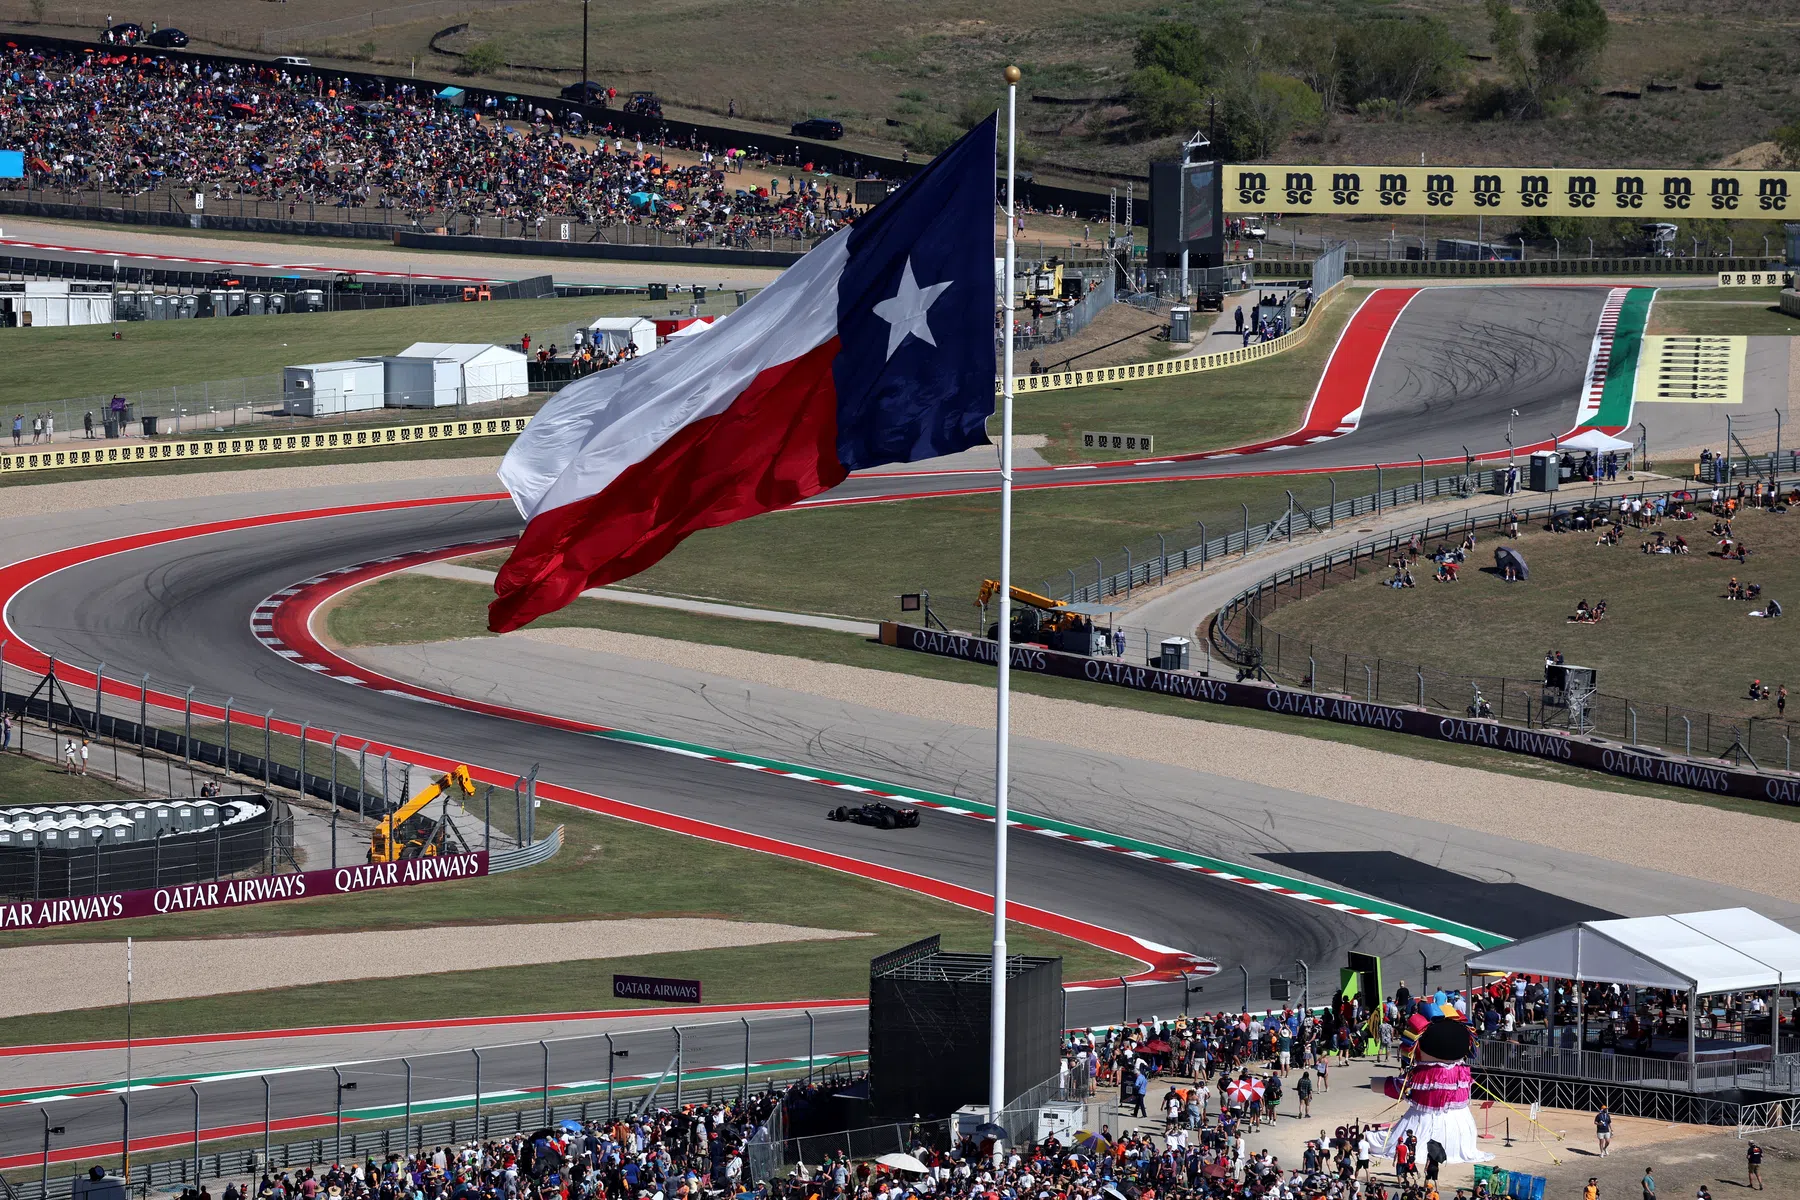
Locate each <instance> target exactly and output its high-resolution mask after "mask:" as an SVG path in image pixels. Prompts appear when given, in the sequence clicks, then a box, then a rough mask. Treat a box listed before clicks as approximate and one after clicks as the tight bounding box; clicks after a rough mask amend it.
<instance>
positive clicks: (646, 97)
mask: <svg viewBox="0 0 1800 1200" xmlns="http://www.w3.org/2000/svg"><path fill="white" fill-rule="evenodd" d="M625 111H626V112H628V113H632V114H634V115H636V116H640V117H651V118H653V119H654V118H660V117H661V116H662V98H661V97H660V96H658V95H657V94H656V93H655V92H633V93H631V99H629V100H627V101H626V102H625Z"/></svg>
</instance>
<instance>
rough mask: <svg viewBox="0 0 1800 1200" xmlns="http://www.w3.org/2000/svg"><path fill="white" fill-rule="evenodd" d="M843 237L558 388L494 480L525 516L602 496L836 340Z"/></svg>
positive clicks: (845, 232) (846, 247) (842, 234)
mask: <svg viewBox="0 0 1800 1200" xmlns="http://www.w3.org/2000/svg"><path fill="white" fill-rule="evenodd" d="M849 233H850V231H849V230H848V229H845V230H842V231H840V232H839V233H838V234H837V235H836V236H834V237H832V238H830V239H829V240H828V241H826V242H825V243H824V244H823V245H821V246H819V247H818V248H817V249H815V250H813V252H812V253H810V254H808V255H806V256H805V257H804V258H802V259H801V260H800V261H799V262H797V263H795V264H794V265H793V266H791V267H789V268H788V269H787V270H786V271H784V272H782V274H781V276H780V278H778V279H776V281H775V282H774V283H772V284H770V285H769V286H768V287H766V288H764V289H763V290H762V291H761V292H759V293H758V294H757V296H756V298H755V299H753V300H751V301H750V303H748V304H746V305H745V306H744V307H743V308H740V309H738V310H737V311H736V312H734V313H732V314H731V315H730V316H729V317H728V318H726V319H724V320H721V321H717V322H714V324H713V327H712V328H711V329H709V330H708V331H707V332H706V333H704V334H702V335H700V336H697V337H686V338H678V339H676V340H675V341H672V342H670V343H668V344H667V345H665V346H661V347H659V348H658V349H656V350H655V351H653V352H651V353H650V354H648V355H646V356H645V357H644V358H642V359H640V360H638V361H637V362H634V363H631V364H630V365H628V366H625V367H619V368H614V369H612V370H610V371H599V372H596V373H595V374H593V375H589V376H588V377H587V378H585V379H582V380H580V381H578V382H576V383H572V384H570V385H569V386H568V387H566V388H564V389H563V390H562V391H561V392H558V393H557V395H556V397H555V398H554V399H552V400H551V401H550V402H549V403H548V404H546V405H545V406H544V409H543V411H542V412H540V413H539V414H538V415H537V416H536V417H534V418H533V419H532V421H531V423H530V424H529V425H527V426H526V427H525V432H524V433H522V434H520V435H519V438H518V440H517V441H516V442H514V443H513V446H512V449H510V450H508V451H507V452H506V459H505V461H504V462H502V463H501V464H500V480H501V482H502V483H504V484H506V489H507V491H509V492H511V493H512V497H513V502H514V503H515V504H517V505H518V506H519V511H520V512H521V513H523V514H524V515H525V518H526V519H527V520H530V519H531V518H533V517H535V516H537V515H538V514H539V513H542V512H548V511H549V510H551V509H555V508H561V507H563V506H564V505H566V504H573V503H575V502H576V501H578V500H585V499H587V498H588V497H589V496H594V495H598V494H599V493H600V492H601V491H603V490H605V488H606V487H607V486H608V485H609V484H611V483H612V481H613V480H615V479H617V478H618V477H619V476H620V475H621V474H622V473H623V472H624V471H625V470H626V469H627V468H629V467H631V466H633V465H635V464H637V463H640V462H642V461H644V460H645V459H647V458H649V457H650V455H652V454H653V453H655V452H656V450H657V449H658V448H659V447H661V446H662V445H663V444H664V443H665V442H667V441H668V440H669V439H670V438H672V437H674V436H675V435H676V434H677V433H679V432H680V431H681V430H682V429H684V428H686V427H687V426H689V425H691V424H693V423H694V422H695V421H699V420H701V419H703V418H705V417H710V416H716V415H717V414H719V413H721V412H724V411H725V410H726V409H727V408H729V407H731V404H732V401H734V400H736V399H737V397H738V396H739V395H740V394H741V393H742V392H743V391H744V389H745V388H747V387H749V386H750V384H751V383H752V382H753V381H754V380H755V379H756V377H757V376H758V375H760V374H762V372H764V371H765V370H767V369H769V368H770V367H774V366H778V365H780V364H781V363H785V362H792V361H793V360H794V359H797V358H799V357H801V356H802V355H804V354H807V353H808V352H810V351H812V350H814V349H817V348H818V347H819V346H821V345H823V344H824V343H825V342H827V341H829V340H830V339H831V338H833V337H835V336H836V335H837V305H838V277H839V276H840V275H841V274H842V273H843V269H844V263H845V261H846V260H847V259H848V258H849V253H850V251H849V242H848V240H847V239H848V236H849Z"/></svg>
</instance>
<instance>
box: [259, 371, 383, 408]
mask: <svg viewBox="0 0 1800 1200" xmlns="http://www.w3.org/2000/svg"><path fill="white" fill-rule="evenodd" d="M386 388H387V385H386V371H385V369H384V367H383V364H382V361H381V360H380V359H379V358H352V359H344V360H341V361H339V362H322V363H306V364H304V365H302V366H298V367H287V368H285V369H284V370H283V371H282V383H281V392H282V404H281V407H282V411H284V412H286V413H288V414H289V415H290V416H296V417H329V416H336V415H337V414H339V413H347V412H367V411H369V410H370V409H376V408H380V407H382V405H383V403H384V394H385V392H386Z"/></svg>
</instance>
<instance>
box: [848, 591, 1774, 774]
mask: <svg viewBox="0 0 1800 1200" xmlns="http://www.w3.org/2000/svg"><path fill="white" fill-rule="evenodd" d="M881 640H882V641H883V642H884V643H885V644H887V645H889V646H898V647H900V648H901V649H902V650H917V651H919V652H920V653H923V654H936V655H940V656H942V657H944V658H960V659H963V660H965V661H968V662H979V663H992V662H994V661H995V660H996V658H997V656H998V653H999V644H998V643H996V642H991V641H989V640H987V639H986V638H978V637H971V636H969V635H967V634H960V633H939V632H936V631H934V630H930V629H921V628H920V627H919V626H917V625H901V624H899V623H898V622H895V621H883V622H882V624H881ZM1012 667H1013V670H1015V671H1030V672H1032V673H1034V674H1038V675H1059V676H1062V677H1063V678H1066V679H1086V680H1089V681H1091V682H1094V683H1107V684H1111V685H1113V686H1114V687H1124V688H1131V689H1132V690H1134V691H1139V692H1160V693H1162V694H1164V695H1168V696H1180V697H1182V698H1184V699H1187V700H1199V701H1202V702H1204V703H1208V704H1226V705H1230V706H1231V707H1233V708H1261V709H1266V710H1268V711H1270V712H1281V713H1291V714H1293V715H1295V716H1301V717H1317V718H1318V719H1319V720H1322V721H1335V722H1337V723H1338V724H1340V725H1361V726H1363V727H1365V728H1368V729H1388V730H1392V731H1393V732H1395V733H1406V734H1411V735H1412V736H1414V737H1424V738H1431V739H1433V740H1435V741H1440V742H1464V743H1467V744H1469V745H1474V746H1486V747H1487V748H1489V749H1490V750H1506V751H1510V752H1512V753H1514V754H1524V755H1528V756H1530V757H1532V758H1547V759H1551V760H1554V761H1556V762H1566V763H1569V764H1571V765H1573V766H1577V767H1586V768H1588V769H1589V770H1594V771H1602V772H1605V773H1606V774H1608V775H1621V776H1624V777H1625V778H1627V779H1643V780H1647V781H1649V782H1652V783H1666V784H1669V785H1671V786H1672V787H1679V788H1690V789H1692V790H1694V791H1698V792H1711V793H1712V794H1714V795H1718V796H1739V797H1742V798H1744V799H1747V800H1767V801H1772V802H1774V803H1776V804H1792V805H1800V781H1796V780H1795V779H1792V778H1783V777H1778V776H1771V775H1759V774H1757V773H1756V772H1754V771H1742V770H1737V769H1735V768H1732V767H1728V766H1725V765H1723V764H1721V765H1719V766H1713V765H1710V764H1709V763H1705V762H1691V761H1689V760H1687V759H1682V758H1674V757H1670V756H1668V755H1664V754H1661V753H1658V752H1656V751H1651V750H1645V749H1643V748H1642V747H1632V748H1627V747H1624V746H1620V745H1617V744H1615V743H1611V742H1599V741H1595V740H1592V739H1589V738H1574V737H1570V736H1569V735H1568V734H1566V733H1564V732H1562V731H1561V730H1555V729H1519V728H1517V727H1515V726H1512V725H1501V724H1500V723H1498V722H1496V721H1469V720H1464V719H1463V718H1461V717H1449V716H1443V715H1441V714H1438V713H1432V712H1426V711H1424V710H1422V709H1417V708H1402V707H1399V706H1397V705H1393V704H1373V703H1369V702H1367V701H1363V700H1351V699H1348V698H1347V697H1343V696H1329V695H1319V694H1317V693H1314V692H1297V691H1293V690H1291V689H1289V688H1282V687H1272V686H1270V685H1269V684H1266V683H1227V682H1226V681H1224V680H1222V679H1208V678H1205V677H1204V676H1200V675H1190V674H1187V673H1185V672H1181V671H1165V670H1162V669H1161V668H1159V667H1138V666H1133V665H1132V664H1130V663H1128V662H1121V661H1119V660H1117V659H1107V658H1083V657H1081V656H1080V655H1077V654H1062V653H1059V652H1057V651H1054V650H1046V649H1044V648H1043V647H1041V646H1031V645H1025V646H1014V647H1013V651H1012Z"/></svg>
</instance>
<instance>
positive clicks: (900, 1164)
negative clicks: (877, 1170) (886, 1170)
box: [875, 1154, 929, 1175]
mask: <svg viewBox="0 0 1800 1200" xmlns="http://www.w3.org/2000/svg"><path fill="white" fill-rule="evenodd" d="M875 1161H876V1162H878V1163H880V1164H881V1165H882V1166H884V1167H892V1168H893V1169H894V1170H896V1171H912V1172H914V1173H915V1174H919V1175H923V1174H924V1173H925V1172H926V1171H927V1170H929V1168H928V1167H926V1165H925V1164H924V1163H922V1162H920V1161H919V1160H918V1159H916V1158H914V1157H913V1156H912V1155H910V1154H884V1155H882V1156H881V1157H880V1158H878V1159H876V1160H875Z"/></svg>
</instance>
